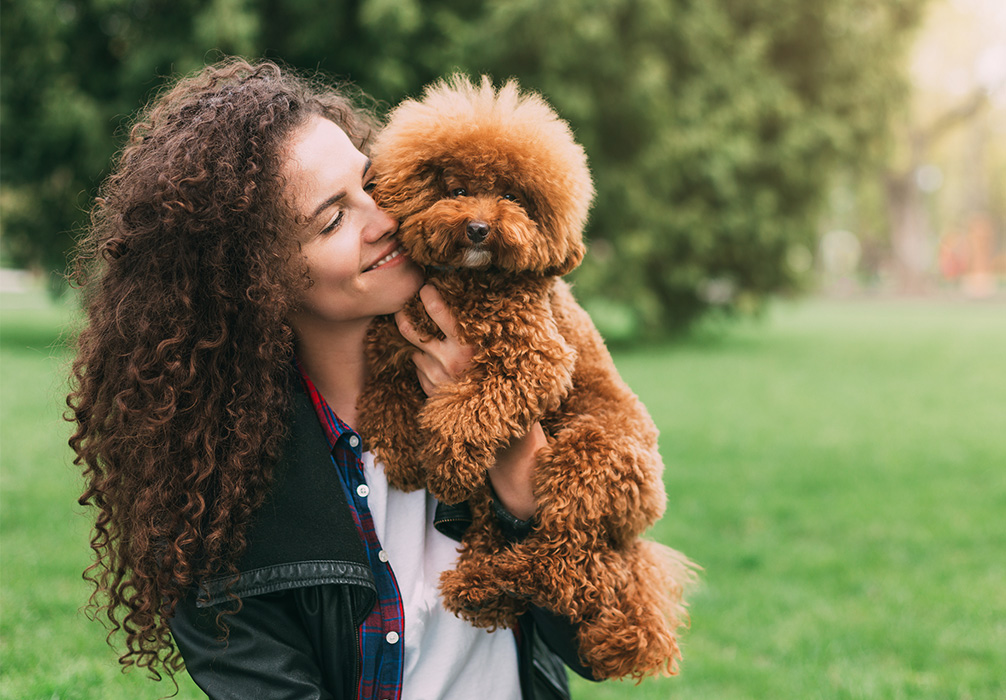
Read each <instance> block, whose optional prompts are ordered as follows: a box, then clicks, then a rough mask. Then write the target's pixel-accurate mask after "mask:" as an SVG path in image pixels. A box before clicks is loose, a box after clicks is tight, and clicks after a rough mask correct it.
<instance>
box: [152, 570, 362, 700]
mask: <svg viewBox="0 0 1006 700" xmlns="http://www.w3.org/2000/svg"><path fill="white" fill-rule="evenodd" d="M343 596H344V594H340V592H339V590H338V587H336V586H308V587H305V588H299V589H292V590H284V591H279V592H275V593H267V594H263V595H258V596H251V597H245V598H244V599H243V600H242V606H241V609H240V610H239V611H238V612H236V613H234V614H228V615H224V616H222V618H221V620H222V621H223V624H224V625H226V633H224V632H222V631H221V629H220V628H219V627H218V625H217V616H218V613H219V612H220V610H221V607H218V606H209V607H198V606H197V605H196V600H195V594H194V593H193V594H191V595H189V596H187V597H186V598H185V599H183V600H182V601H180V602H179V603H178V605H177V607H176V609H175V614H174V617H173V618H172V619H171V620H170V621H169V624H170V626H171V632H172V635H173V637H174V639H175V643H176V644H177V645H178V649H179V651H180V652H181V654H182V658H183V659H184V660H185V666H186V669H187V670H188V672H189V675H191V676H192V679H193V680H194V681H195V683H196V685H198V686H199V687H200V688H202V690H203V691H204V692H205V693H206V694H207V695H208V696H209V697H210V698H211V699H212V700H245V699H247V698H256V699H257V700H295V699H296V700H330V699H332V698H339V697H352V696H353V695H355V685H356V668H355V664H354V663H352V662H349V663H348V664H347V662H346V659H355V658H356V649H355V648H354V647H353V646H352V644H353V643H354V641H355V636H354V635H355V627H354V626H353V625H352V623H350V624H349V625H348V626H347V625H343V624H340V622H339V619H338V618H339V616H340V615H341V614H344V613H345V612H348V608H347V604H346V603H345V602H343V601H341V600H340V599H341V598H342V597H343ZM347 628H348V629H349V630H352V631H351V632H349V634H348V635H347V633H346V632H343V633H342V636H343V637H344V638H343V639H339V638H336V637H337V635H339V634H340V632H339V630H345V629H347ZM346 637H353V639H348V638H346ZM347 689H350V693H349V694H347V693H346V690H347Z"/></svg>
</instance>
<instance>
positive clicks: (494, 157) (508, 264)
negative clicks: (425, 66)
mask: <svg viewBox="0 0 1006 700" xmlns="http://www.w3.org/2000/svg"><path fill="white" fill-rule="evenodd" d="M373 161H374V168H375V171H376V172H377V188H376V189H375V192H374V196H375V199H376V200H377V202H378V204H379V205H381V206H382V207H384V208H385V209H386V210H387V211H388V212H389V213H390V214H391V215H392V216H394V217H396V218H397V219H398V220H399V222H400V227H399V233H400V236H401V239H402V243H403V244H404V245H405V248H406V250H407V251H408V252H409V255H410V256H411V257H412V259H413V260H415V261H416V262H417V263H419V264H422V265H440V266H447V267H462V268H473V269H486V268H493V269H497V270H501V271H504V272H511V273H513V272H525V271H527V272H535V273H539V274H549V275H553V274H564V273H566V272H568V271H569V270H571V269H573V268H574V267H576V265H578V264H579V262H580V260H581V259H582V258H583V253H584V246H583V236H582V231H583V225H584V223H585V221H586V216H587V210H588V208H589V206H590V200H591V197H592V196H593V187H592V185H591V181H590V173H589V171H588V170H587V164H586V157H585V156H584V153H583V149H582V148H580V147H579V146H578V145H577V144H576V143H575V141H574V140H573V137H572V134H571V133H570V131H569V128H568V126H566V124H565V122H563V121H562V120H560V119H559V118H558V117H557V116H556V115H555V113H554V112H553V111H552V110H551V109H550V108H549V107H548V105H546V104H545V103H544V101H542V100H541V99H540V98H538V97H537V96H534V95H521V94H520V93H519V91H518V89H517V87H516V85H515V84H513V83H508V84H507V85H505V86H504V87H503V88H501V89H500V90H499V92H497V91H495V90H494V89H493V88H492V85H491V84H490V83H489V82H488V80H485V79H484V80H483V82H482V84H481V86H478V87H476V86H475V85H473V84H471V83H470V82H468V81H467V80H466V79H464V78H460V77H455V78H454V79H452V80H451V81H450V82H441V83H438V84H436V85H434V86H433V87H431V88H429V89H428V90H427V92H426V94H425V95H424V98H423V100H422V101H421V102H415V101H407V102H405V103H403V104H402V105H400V106H399V107H398V108H397V109H396V110H395V111H394V112H393V113H392V115H391V119H390V121H389V124H388V126H387V127H386V128H385V129H384V131H382V132H381V134H380V135H379V136H378V138H377V141H376V142H375V144H374V148H373Z"/></svg>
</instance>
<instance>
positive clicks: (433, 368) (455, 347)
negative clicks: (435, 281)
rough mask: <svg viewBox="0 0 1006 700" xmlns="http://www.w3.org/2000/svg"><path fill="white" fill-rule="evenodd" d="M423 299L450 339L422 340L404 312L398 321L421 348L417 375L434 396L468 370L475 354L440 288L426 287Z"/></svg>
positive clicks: (417, 354)
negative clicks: (459, 329)
mask: <svg viewBox="0 0 1006 700" xmlns="http://www.w3.org/2000/svg"><path fill="white" fill-rule="evenodd" d="M419 298H420V299H422V301H423V306H425V307H426V313H427V314H429V316H430V318H431V319H433V322H434V323H435V324H437V328H439V329H440V330H441V331H442V332H443V334H444V336H446V337H445V338H444V339H443V340H440V339H439V338H424V337H423V336H421V335H420V334H419V332H418V331H417V330H416V329H415V327H414V326H413V325H412V324H411V323H410V322H409V320H408V318H406V316H405V312H404V311H399V312H398V313H396V314H395V321H396V322H397V323H398V330H399V331H400V332H401V333H402V335H403V336H404V337H405V339H406V340H408V341H409V342H410V343H412V344H413V345H415V346H416V348H417V350H416V352H415V353H413V354H412V361H413V363H415V365H416V375H417V376H418V377H419V384H420V385H421V386H422V387H423V391H424V392H426V395H427V396H432V395H433V394H434V393H436V390H437V389H438V388H439V387H441V386H443V385H445V384H449V383H451V382H453V381H454V380H456V379H457V378H458V377H459V376H461V374H462V373H463V372H464V371H465V370H466V369H468V365H470V364H471V361H472V358H473V357H474V356H475V350H474V348H472V347H471V346H470V345H465V344H464V343H462V342H461V340H460V338H459V337H458V335H459V333H458V324H457V322H456V321H455V320H454V316H452V315H451V312H450V310H449V309H448V308H447V304H445V303H444V298H443V297H442V296H440V292H438V291H437V288H436V287H434V286H433V285H431V284H425V285H423V287H422V289H420V290H419Z"/></svg>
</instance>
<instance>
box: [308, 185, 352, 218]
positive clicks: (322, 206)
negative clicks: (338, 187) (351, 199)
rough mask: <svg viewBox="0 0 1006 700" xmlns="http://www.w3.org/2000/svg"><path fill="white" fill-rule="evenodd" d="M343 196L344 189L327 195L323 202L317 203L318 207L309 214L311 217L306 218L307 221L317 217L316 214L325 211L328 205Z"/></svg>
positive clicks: (344, 194) (318, 214)
mask: <svg viewBox="0 0 1006 700" xmlns="http://www.w3.org/2000/svg"><path fill="white" fill-rule="evenodd" d="M345 196H346V193H345V191H343V192H339V193H338V194H333V195H332V196H331V197H329V198H328V199H326V200H325V201H324V202H322V203H321V204H319V205H318V208H317V209H315V210H314V213H313V214H311V218H310V219H308V221H314V220H315V219H317V218H318V216H320V215H321V212H323V211H325V210H326V209H328V208H329V207H330V206H332V205H333V204H335V203H336V202H338V201H339V200H341V199H343V198H344V197H345Z"/></svg>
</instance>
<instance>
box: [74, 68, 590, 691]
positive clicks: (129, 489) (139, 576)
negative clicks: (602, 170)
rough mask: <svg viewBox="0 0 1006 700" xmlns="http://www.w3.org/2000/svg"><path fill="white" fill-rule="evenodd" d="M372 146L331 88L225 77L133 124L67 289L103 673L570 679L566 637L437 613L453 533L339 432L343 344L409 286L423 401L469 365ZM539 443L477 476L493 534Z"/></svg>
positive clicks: (362, 374) (351, 686)
mask: <svg viewBox="0 0 1006 700" xmlns="http://www.w3.org/2000/svg"><path fill="white" fill-rule="evenodd" d="M374 128H375V124H374V122H373V120H372V118H371V117H370V116H369V115H368V114H367V112H365V111H364V110H361V109H360V108H358V107H357V106H356V103H355V102H354V100H353V99H352V96H351V95H349V94H347V93H346V92H345V91H337V90H334V89H332V88H330V87H329V86H326V85H321V84H316V83H312V82H310V81H307V80H304V79H302V78H299V77H297V76H296V75H293V74H291V73H289V72H286V71H283V70H281V69H280V68H278V67H277V66H276V65H274V64H272V63H268V62H263V63H259V64H249V63H247V62H245V61H243V60H238V59H232V60H228V61H224V62H222V63H219V64H216V65H213V66H210V67H207V68H205V69H203V70H202V71H200V72H199V73H197V74H195V75H193V76H190V77H188V78H185V79H183V80H181V81H179V82H178V83H177V84H175V85H174V87H173V88H171V89H170V90H169V91H167V92H164V93H163V94H162V95H160V96H159V97H158V98H157V99H155V100H154V101H153V103H152V104H151V106H150V107H149V108H148V109H147V110H146V111H145V112H144V113H143V114H142V115H141V117H140V119H139V120H138V121H137V123H136V124H135V126H134V127H133V129H132V131H131V133H130V136H129V141H128V143H127V145H126V147H125V148H124V150H123V151H122V153H121V155H120V156H119V158H118V161H117V162H116V164H115V168H114V171H113V174H112V175H111V177H109V179H108V181H107V182H106V183H105V185H104V187H103V189H102V192H101V196H100V198H99V200H98V204H97V206H96V207H95V210H94V213H93V216H92V225H91V227H90V229H89V231H88V235H87V237H86V238H85V240H84V241H83V243H82V246H81V256H80V260H79V264H78V270H77V278H78V282H79V283H80V284H81V286H82V288H83V290H84V293H85V299H86V303H87V313H88V326H87V327H86V329H85V330H84V331H83V332H82V333H81V335H80V339H79V353H78V356H77V358H76V361H75V364H74V382H75V384H74V390H73V392H72V393H71V394H70V396H69V398H68V404H69V406H70V407H71V409H72V411H73V416H74V419H75V420H76V423H77V430H76V432H75V433H74V435H73V437H72V438H71V440H70V444H71V446H72V447H73V449H74V450H75V451H76V453H77V463H78V464H81V465H82V466H83V467H84V473H85V476H86V477H87V481H88V486H87V489H86V491H85V492H84V494H83V495H82V496H81V499H80V502H81V503H82V504H89V505H92V506H94V508H95V509H96V512H97V516H96V522H95V527H94V531H93V534H92V539H91V547H92V549H93V550H94V553H95V563H94V564H93V565H92V566H91V567H90V568H89V569H88V571H87V572H86V575H87V577H88V578H89V579H90V580H91V581H93V583H94V584H95V587H96V590H95V594H94V597H93V599H92V603H93V604H94V605H95V606H96V607H97V608H98V609H99V610H101V611H103V612H104V616H105V617H107V619H108V621H109V623H110V625H111V629H112V631H113V632H114V631H120V630H121V631H122V632H124V634H125V644H126V651H125V653H124V654H123V656H122V657H121V658H120V662H121V663H123V664H124V665H127V666H128V665H136V666H141V667H146V668H148V669H149V670H150V671H152V672H153V673H154V675H158V674H159V671H161V670H165V671H167V672H168V673H169V674H173V673H174V672H175V671H177V670H179V669H181V668H182V666H183V665H184V666H185V667H186V668H187V670H188V671H189V673H190V674H191V675H192V677H193V678H194V679H195V681H196V683H197V684H198V685H200V687H202V688H203V689H204V690H205V691H206V692H207V693H208V694H209V695H210V696H211V697H213V698H356V697H359V698H399V697H403V698H408V699H409V700H411V699H413V698H471V697H482V698H487V699H489V698H520V697H523V698H531V697H534V698H542V697H545V698H551V697H564V696H566V695H567V694H568V691H567V689H566V679H565V670H564V668H563V665H562V662H561V661H559V658H561V659H562V660H563V661H565V662H566V663H567V664H569V665H571V666H573V667H574V669H576V670H577V671H578V672H581V673H585V671H584V669H582V667H580V665H579V663H578V661H577V659H576V652H575V643H574V641H573V637H574V633H575V631H574V629H573V628H572V626H571V625H570V624H568V622H566V621H564V620H561V619H559V618H556V617H554V616H552V615H550V614H549V613H548V612H547V611H544V610H538V609H534V610H532V611H531V612H530V613H529V614H527V615H525V617H524V618H523V619H522V621H521V624H520V626H519V628H518V629H517V630H495V631H493V632H487V631H485V630H479V629H475V628H473V627H470V626H469V625H467V623H465V622H463V621H461V620H460V619H458V618H455V617H453V616H452V615H450V614H449V613H447V612H446V611H445V610H444V609H443V607H442V606H441V605H440V602H439V600H438V598H437V583H438V578H439V573H440V572H441V571H443V570H444V569H446V568H449V567H450V566H451V565H452V563H453V561H454V558H455V557H456V548H457V543H456V539H458V538H459V537H460V534H461V533H462V532H463V531H464V528H465V526H466V525H467V523H468V520H467V518H469V517H470V516H469V515H468V513H467V511H466V509H465V507H464V506H461V507H458V506H454V507H451V508H448V507H445V506H443V505H441V504H438V503H436V501H434V500H433V499H432V497H430V496H429V495H428V494H426V493H425V492H413V493H401V492H397V491H395V490H394V489H390V488H389V487H388V486H387V483H386V481H385V479H384V477H383V473H382V468H381V465H380V464H375V463H374V460H373V458H372V457H371V455H370V453H369V452H367V451H366V438H367V436H365V435H363V436H361V435H359V434H357V433H356V432H355V431H354V430H353V429H352V427H351V426H352V425H353V423H354V421H355V418H356V404H357V399H358V398H359V396H360V392H361V391H362V388H363V385H364V381H365V379H366V369H365V361H364V355H363V346H364V338H365V334H366V330H367V327H368V325H369V324H370V321H371V320H372V319H373V318H374V317H376V316H378V315H383V314H392V313H395V312H397V311H398V310H400V309H401V307H402V305H403V304H404V302H405V301H406V299H408V298H409V297H410V296H411V295H412V294H414V293H415V292H416V291H417V290H420V294H421V297H422V299H423V301H424V303H425V305H426V308H427V311H428V312H429V313H430V315H431V317H432V318H433V319H434V321H435V322H436V323H437V325H438V326H440V328H441V329H442V330H443V331H444V333H445V335H446V338H445V339H444V340H436V339H425V338H421V337H419V336H418V335H417V334H416V333H415V331H414V330H413V329H411V328H410V327H409V326H408V325H407V324H406V323H405V322H404V321H403V320H401V319H399V324H400V328H401V330H402V333H403V334H404V335H405V336H406V337H407V338H408V339H409V340H410V341H411V342H412V343H413V344H414V345H415V346H416V354H415V365H416V370H417V375H418V378H419V381H420V383H421V384H422V386H423V388H424V389H425V390H426V392H427V393H433V392H435V391H436V390H437V387H438V386H440V385H441V384H443V383H444V382H448V381H450V380H451V379H452V378H453V377H455V376H456V375H457V374H458V373H459V372H461V371H463V370H464V368H465V367H466V365H467V362H468V361H469V360H470V357H471V354H472V353H471V351H470V349H469V348H467V347H465V346H463V345H461V344H460V343H459V342H458V340H457V336H456V332H455V329H454V321H453V319H452V318H451V317H450V314H449V313H448V312H446V310H445V308H444V306H443V303H442V300H441V299H439V297H438V296H437V294H436V292H435V291H434V290H433V289H432V288H430V287H422V282H423V277H422V272H421V270H419V269H418V268H417V267H416V266H414V265H413V264H412V263H411V262H410V261H409V259H408V258H407V257H406V256H405V255H404V254H403V253H402V251H401V249H400V247H399V245H398V241H397V239H396V229H397V223H396V222H395V221H394V220H393V219H391V218H389V217H388V216H387V215H386V214H385V213H384V212H382V211H381V210H380V209H378V208H377V206H376V205H375V204H374V201H373V200H372V199H371V198H370V195H369V191H370V186H371V183H372V179H373V174H372V173H371V171H370V167H369V160H368V159H367V156H366V145H367V142H368V138H369V136H370V135H371V133H372V131H373V129H374ZM421 287H422V289H421ZM544 441H545V436H544V434H543V433H542V431H541V428H540V426H536V427H535V428H534V429H533V430H532V431H531V432H530V433H529V434H528V435H527V436H525V437H524V438H522V439H519V440H516V441H515V442H514V444H512V445H511V446H510V447H509V448H508V449H507V450H504V451H503V452H502V453H501V454H500V455H498V462H497V464H496V466H495V467H494V468H493V469H491V470H490V471H489V477H490V479H491V482H492V485H493V488H494V490H495V492H496V494H497V500H498V503H497V511H498V516H499V518H500V524H501V526H502V527H504V528H505V529H506V531H507V532H508V533H509V535H511V536H512V537H515V538H517V537H520V536H521V533H522V531H526V530H527V529H528V527H529V520H530V519H531V518H532V517H533V514H534V511H535V502H534V495H533V493H532V490H531V474H532V471H533V468H534V454H535V451H536V450H537V449H538V448H539V447H541V446H542V445H543V444H544ZM557 655H558V657H557Z"/></svg>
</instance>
